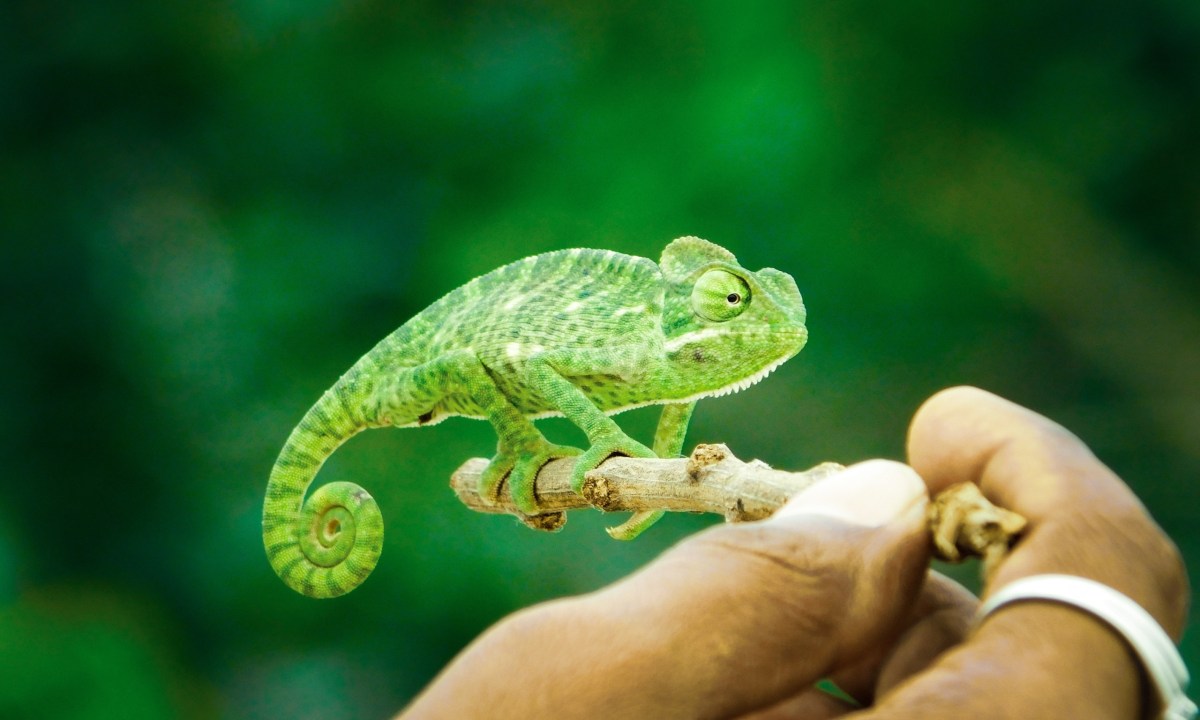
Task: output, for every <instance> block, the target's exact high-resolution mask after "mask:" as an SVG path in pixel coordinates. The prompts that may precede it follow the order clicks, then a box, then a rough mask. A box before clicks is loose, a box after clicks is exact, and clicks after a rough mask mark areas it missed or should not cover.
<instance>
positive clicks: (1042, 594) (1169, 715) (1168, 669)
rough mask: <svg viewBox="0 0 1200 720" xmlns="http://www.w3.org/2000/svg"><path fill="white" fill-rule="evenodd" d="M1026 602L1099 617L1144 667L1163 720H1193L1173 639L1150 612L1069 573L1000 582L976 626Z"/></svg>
mask: <svg viewBox="0 0 1200 720" xmlns="http://www.w3.org/2000/svg"><path fill="white" fill-rule="evenodd" d="M1028 600H1050V601H1053V602H1059V603H1064V604H1066V605H1072V606H1074V607H1077V608H1079V609H1080V610H1083V611H1085V612H1087V613H1090V614H1091V615H1094V616H1095V617H1096V618H1098V619H1099V620H1101V621H1103V622H1104V623H1105V624H1107V625H1108V626H1109V627H1111V628H1112V629H1113V630H1116V631H1117V633H1118V634H1120V635H1121V637H1123V638H1124V639H1125V642H1126V643H1127V644H1128V645H1129V647H1130V648H1132V649H1133V652H1134V654H1135V655H1137V657H1138V659H1139V660H1140V661H1141V663H1142V667H1144V668H1145V669H1146V676H1147V677H1148V678H1150V682H1151V683H1152V684H1153V685H1154V687H1155V690H1156V691H1157V694H1158V696H1159V698H1160V699H1161V701H1162V713H1161V714H1160V715H1158V716H1157V717H1159V718H1161V719H1162V720H1192V718H1194V717H1195V716H1196V705H1195V703H1193V702H1192V701H1191V700H1190V699H1188V697H1187V695H1186V694H1185V693H1186V691H1187V686H1188V672H1187V667H1185V666H1184V664H1183V658H1181V657H1180V656H1179V651H1178V650H1176V649H1175V643H1173V642H1171V638H1170V637H1169V636H1168V635H1167V633H1166V632H1165V631H1163V629H1162V628H1161V627H1160V626H1159V624H1158V623H1157V622H1155V620H1154V618H1153V617H1151V616H1150V613H1148V612H1146V611H1145V610H1144V609H1142V607H1141V606H1140V605H1138V604H1137V603H1136V602H1134V601H1133V600H1131V599H1129V598H1128V597H1126V596H1125V595H1122V594H1121V593H1119V592H1117V591H1116V590H1113V589H1112V588H1110V587H1109V586H1107V585H1104V584H1103V583H1099V582H1096V581H1095V580H1089V579H1087V578H1082V577H1075V576H1073V575H1053V574H1051V575H1034V576H1031V577H1026V578H1021V579H1020V580H1017V581H1015V582H1012V583H1010V584H1008V585H1005V586H1004V587H1003V588H1001V589H1000V590H999V591H998V592H996V594H994V595H992V596H991V597H990V598H988V600H987V602H985V603H983V605H981V606H980V608H979V612H978V613H977V614H976V616H975V625H976V627H978V626H979V624H980V623H982V622H983V621H984V620H985V619H987V617H988V616H989V615H991V614H992V613H994V612H995V611H996V610H997V609H999V608H1000V607H1002V606H1004V605H1008V604H1009V603H1014V602H1024V601H1028Z"/></svg>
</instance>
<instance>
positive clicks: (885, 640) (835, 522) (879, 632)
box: [763, 460, 929, 674]
mask: <svg viewBox="0 0 1200 720" xmlns="http://www.w3.org/2000/svg"><path fill="white" fill-rule="evenodd" d="M927 506H928V495H927V490H926V487H925V483H924V481H922V480H921V478H920V476H918V475H917V473H916V472H915V471H913V469H912V468H910V467H908V466H907V465H904V464H902V463H898V462H894V461H890V460H868V461H866V462H862V463H859V464H857V465H853V466H851V467H849V468H847V469H846V470H845V471H843V472H841V473H839V474H837V475H834V476H831V477H828V478H825V479H824V480H822V481H821V482H818V483H816V484H815V485H813V486H811V487H809V488H808V489H806V490H804V491H803V492H801V493H799V494H797V495H796V496H795V497H794V498H792V499H791V500H790V501H789V502H788V503H787V504H786V505H784V506H783V507H782V508H780V509H779V510H778V511H776V513H775V514H774V515H773V516H771V518H770V519H768V520H767V521H765V522H764V523H763V524H764V525H768V526H771V527H779V528H781V529H782V528H787V529H790V530H791V531H792V532H795V533H798V534H799V535H801V536H803V537H805V538H806V539H807V541H808V542H809V543H812V544H813V547H812V548H810V549H809V550H808V551H807V552H806V555H807V557H808V562H809V572H813V571H815V570H818V569H823V570H824V574H827V576H828V577H838V578H841V581H842V582H841V584H840V585H839V586H835V587H827V588H825V589H824V590H823V591H822V592H819V593H814V594H812V595H810V597H809V598H808V601H809V602H810V603H811V604H813V605H816V604H818V603H819V604H822V605H823V606H824V608H825V609H826V610H827V611H830V612H836V613H837V616H836V617H837V619H836V622H832V623H830V624H829V626H828V627H827V632H826V635H825V637H823V638H822V641H823V642H825V643H827V645H826V647H827V648H829V649H831V650H834V651H835V652H834V653H833V655H832V657H830V659H829V667H826V668H824V669H823V671H824V673H825V674H828V673H831V672H834V671H836V670H837V669H839V668H840V667H842V666H845V665H846V664H849V663H853V662H858V661H859V660H861V659H862V655H863V653H864V652H866V651H868V650H870V649H873V648H877V647H879V646H881V645H884V646H886V645H887V644H890V641H891V640H892V638H893V634H894V633H898V632H900V631H901V629H902V627H903V624H904V622H905V618H906V616H907V612H908V610H909V608H910V606H911V604H912V602H913V601H915V598H916V596H917V594H918V592H919V590H920V587H921V583H922V582H923V580H924V577H925V571H926V570H927V568H928V564H929V556H928V552H929V551H928V545H929V541H928V533H927V530H926V521H925V514H926V509H927Z"/></svg>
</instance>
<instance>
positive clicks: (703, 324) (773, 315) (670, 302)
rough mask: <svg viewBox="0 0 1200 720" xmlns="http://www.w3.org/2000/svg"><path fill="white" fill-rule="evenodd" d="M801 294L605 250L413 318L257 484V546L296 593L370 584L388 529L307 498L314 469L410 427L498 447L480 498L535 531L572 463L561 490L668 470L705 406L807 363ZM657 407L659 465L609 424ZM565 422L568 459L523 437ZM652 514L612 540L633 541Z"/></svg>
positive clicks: (365, 512)
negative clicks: (518, 515) (546, 470)
mask: <svg viewBox="0 0 1200 720" xmlns="http://www.w3.org/2000/svg"><path fill="white" fill-rule="evenodd" d="M805 318H806V316H805V309H804V303H803V300H802V299H801V297H800V291H799V290H798V289H797V287H796V282H795V281H794V280H793V279H792V277H791V276H790V275H788V274H786V273H783V272H780V271H779V270H775V269H773V268H764V269H762V270H759V271H758V272H750V271H748V270H746V269H744V268H742V267H741V266H740V265H738V263H737V260H736V258H734V256H733V255H732V254H731V253H730V252H729V251H727V250H725V249H724V248H722V247H720V246H718V245H714V244H713V243H710V242H708V241H705V240H701V239H700V238H696V237H683V238H679V239H677V240H674V241H673V242H671V243H670V244H669V245H667V247H666V249H665V250H663V254H662V259H661V261H660V262H659V263H658V264H657V265H656V264H655V263H654V262H653V261H651V260H648V259H646V258H641V257H633V256H630V255H622V254H620V253H616V252H611V251H607V250H585V249H574V250H559V251H555V252H548V253H544V254H542V255H535V256H532V257H527V258H525V259H523V260H518V261H516V262H514V263H511V264H509V265H505V266H504V267H501V268H499V269H497V270H493V271H492V272H490V273H487V274H486V275H482V276H480V277H478V278H475V279H474V280H472V281H470V282H469V283H467V284H466V285H463V286H462V287H460V288H458V289H456V290H454V291H452V292H450V293H449V294H447V295H446V296H444V297H442V298H441V299H440V300H438V301H437V302H435V303H433V304H432V305H430V306H429V307H428V308H426V309H425V310H423V311H422V312H420V313H418V314H417V315H416V316H415V317H413V318H412V319H411V320H409V321H408V322H406V323H404V324H403V325H401V326H400V328H399V329H397V330H396V331H395V332H393V333H392V334H390V335H388V336H387V337H386V338H384V339H383V340H382V341H381V342H380V343H379V344H378V345H376V346H375V347H374V348H373V349H372V350H371V351H370V352H368V353H367V354H366V355H364V356H363V357H362V358H361V359H360V360H359V361H358V362H357V363H355V364H354V366H353V367H351V368H350V369H349V370H348V371H347V372H346V373H345V374H344V375H342V377H341V378H340V379H338V381H337V382H336V383H335V384H334V385H333V387H331V388H330V389H329V390H327V391H326V392H325V393H324V394H323V395H322V396H321V398H320V399H319V400H317V402H316V404H315V405H313V406H312V408H311V409H309V411H308V412H307V413H306V414H305V415H304V418H303V419H302V420H301V421H300V423H299V425H297V426H296V428H295V429H294V430H293V431H292V433H291V436H290V437H288V439H287V443H286V444H285V445H284V446H283V450H282V451H281V452H280V453H279V458H278V459H277V460H276V461H275V465H274V468H273V469H272V470H271V477H270V480H269V481H268V483H267V491H266V501H265V503H264V506H263V543H264V545H265V546H266V551H267V557H268V559H269V560H270V562H271V566H272V567H273V568H274V569H275V572H276V573H277V574H278V575H279V577H280V578H282V579H283V581H284V582H285V583H286V584H287V585H288V586H289V587H291V588H293V589H294V590H296V591H297V592H300V593H303V594H305V595H308V596H311V597H317V598H327V597H336V596H338V595H342V594H345V593H347V592H349V591H350V590H353V589H354V588H355V587H357V586H358V585H359V584H360V583H361V582H362V581H363V580H365V579H366V577H367V575H369V574H370V573H371V570H372V569H374V567H375V564H376V562H377V561H378V559H379V554H380V551H381V549H382V546H383V518H382V515H381V514H380V512H379V508H378V506H377V505H376V503H375V500H374V499H373V498H372V497H371V496H370V494H368V493H367V492H366V491H365V490H363V489H362V488H361V487H359V486H358V485H355V484H353V483H349V482H333V483H329V484H327V485H323V486H321V487H320V488H318V489H317V490H316V491H315V492H313V493H312V494H311V495H310V496H309V497H308V499H307V500H305V498H304V496H305V493H306V492H307V490H308V487H309V485H310V484H311V483H312V481H313V479H314V478H315V477H316V475H317V471H318V470H320V468H321V465H322V464H323V463H324V462H325V459H326V458H328V457H329V456H330V454H332V453H333V451H334V450H336V449H337V448H338V446H340V445H341V444H342V443H343V442H345V441H346V440H347V439H349V438H350V437H351V436H353V435H355V434H356V433H358V432H359V431H361V430H365V429H367V428H377V427H418V426H423V425H432V424H434V423H437V422H441V421H442V420H444V419H446V418H447V417H451V416H454V415H461V416H465V417H472V418H480V419H486V420H488V421H490V422H491V424H492V425H493V427H495V429H496V434H497V436H498V438H499V442H498V446H497V451H496V455H495V457H493V458H492V460H491V463H490V464H489V465H488V466H487V468H486V470H485V471H484V472H483V476H482V478H481V482H480V488H479V491H480V494H481V495H482V496H484V497H485V498H495V497H497V492H498V490H499V488H500V486H501V481H502V480H504V478H505V477H507V478H508V487H509V488H510V490H511V493H512V499H513V502H514V504H516V506H517V507H518V508H519V509H520V510H521V511H522V512H524V513H526V514H529V515H536V514H537V513H538V503H537V498H536V497H535V494H534V478H535V476H536V475H537V472H538V470H539V469H540V468H541V466H542V465H543V464H545V463H546V462H547V461H549V460H551V459H553V458H558V457H565V456H573V455H578V456H579V458H578V460H577V461H576V465H575V469H574V474H573V476H572V486H573V487H574V488H575V489H576V490H579V488H581V487H582V484H583V475H584V473H585V472H586V471H588V470H591V469H593V468H595V467H596V466H597V465H599V464H600V463H601V462H603V461H604V460H605V459H607V458H608V457H609V456H610V455H614V454H617V455H628V456H633V457H672V456H675V455H678V453H679V451H680V450H681V448H682V447H683V440H684V435H685V434H686V432H687V426H688V421H689V420H690V418H691V415H692V409H693V408H694V407H695V404H696V401H697V400H698V399H699V398H704V397H713V396H718V395H725V394H728V393H731V392H736V391H738V390H742V389H744V388H746V387H749V386H750V385H752V384H754V383H755V382H757V381H759V380H760V379H762V378H763V377H765V376H766V375H767V374H768V373H769V372H771V371H772V370H774V369H775V368H776V367H778V366H779V365H780V364H781V363H783V362H784V361H785V360H787V359H789V358H791V357H792V356H793V355H795V354H796V353H798V352H799V351H800V349H801V348H803V347H804V343H805V342H806V341H807V339H808V330H807V328H806V327H805ZM644 405H664V406H665V407H664V408H663V412H662V417H661V419H660V420H659V423H658V429H657V431H656V432H655V437H654V443H653V449H651V448H648V447H646V446H645V445H643V444H642V443H640V442H638V441H637V440H634V439H633V438H631V437H629V436H628V435H626V434H625V433H624V432H622V431H621V429H620V428H619V427H618V426H617V424H616V423H615V422H613V420H612V418H610V417H609V415H610V414H612V413H616V412H620V411H622V410H628V409H630V408H636V407H641V406H644ZM550 415H564V416H566V417H567V419H569V420H570V421H571V422H573V423H574V424H575V425H578V426H579V428H580V429H581V430H583V432H584V433H585V434H586V435H587V438H588V443H589V446H588V447H587V449H585V450H579V449H576V448H572V447H566V446H563V445H556V444H553V443H551V442H549V441H548V440H547V439H546V438H545V437H544V436H543V435H542V434H541V432H540V431H538V429H537V428H536V427H535V426H534V424H533V422H532V420H533V419H535V418H539V417H546V416H550ZM661 515H662V512H661V511H649V512H642V513H636V514H634V516H633V517H631V518H630V519H629V520H628V521H627V522H626V523H624V524H623V525H621V526H619V527H617V528H611V529H610V530H609V532H610V534H612V535H613V536H614V537H617V538H622V539H628V538H632V537H634V536H636V535H637V534H638V533H640V532H641V531H642V530H644V529H646V528H647V527H649V526H650V525H651V524H653V523H654V521H656V520H657V519H658V518H659V517H660V516H661Z"/></svg>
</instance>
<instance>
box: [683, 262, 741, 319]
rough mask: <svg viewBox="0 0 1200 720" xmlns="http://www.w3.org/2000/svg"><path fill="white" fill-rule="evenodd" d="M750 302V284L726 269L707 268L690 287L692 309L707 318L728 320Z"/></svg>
mask: <svg viewBox="0 0 1200 720" xmlns="http://www.w3.org/2000/svg"><path fill="white" fill-rule="evenodd" d="M749 302H750V286H749V285H747V284H746V281H745V280H743V279H741V278H740V277H738V276H737V275H734V274H733V273H731V272H729V271H728V270H709V271H708V272H706V273H704V274H703V275H701V276H700V279H699V280H697V281H696V286H695V287H694V288H692V309H693V310H695V311H696V314H697V315H699V316H701V317H703V318H707V319H708V320H716V321H718V322H719V321H723V320H730V319H732V318H735V317H737V316H738V315H741V314H742V310H744V309H745V308H746V305H747V304H749Z"/></svg>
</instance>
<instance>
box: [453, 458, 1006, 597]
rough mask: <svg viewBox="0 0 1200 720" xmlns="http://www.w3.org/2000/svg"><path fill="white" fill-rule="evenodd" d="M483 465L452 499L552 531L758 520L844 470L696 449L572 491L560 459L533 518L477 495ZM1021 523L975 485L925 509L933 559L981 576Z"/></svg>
mask: <svg viewBox="0 0 1200 720" xmlns="http://www.w3.org/2000/svg"><path fill="white" fill-rule="evenodd" d="M487 462H488V461H487V460H485V459H483V458H474V459H471V460H468V461H467V462H465V463H463V465H462V466H461V467H459V468H458V470H456V471H455V472H454V475H453V476H452V477H451V478H450V486H451V488H453V489H454V492H455V493H456V494H457V495H458V499H459V500H461V501H462V502H463V504H464V505H466V506H467V507H469V508H471V509H472V510H475V511H477V512H486V513H507V514H510V515H514V516H516V517H517V518H518V519H520V520H521V522H523V523H525V524H526V525H528V526H530V527H532V528H535V529H538V530H550V531H553V530H558V529H559V528H561V527H562V526H563V523H565V522H566V515H565V511H567V510H574V509H577V508H586V507H594V508H597V509H599V510H604V511H607V512H617V511H633V512H636V511H639V510H670V511H676V512H707V513H716V514H718V515H721V516H723V517H724V518H725V520H726V521H728V522H743V521H747V520H761V519H763V518H765V517H767V516H768V515H770V514H771V513H773V512H774V511H775V510H777V509H779V507H781V506H782V505H783V504H784V503H785V502H787V501H788V499H789V498H791V497H792V496H793V495H795V494H796V493H799V492H801V491H802V490H804V489H805V488H807V487H808V486H809V485H812V484H813V483H815V482H817V481H818V480H821V479H823V478H826V477H829V476H830V475H834V474H836V473H838V472H841V471H842V470H843V469H844V468H843V467H842V466H841V465H838V464H837V463H822V464H820V465H817V466H816V467H813V468H811V469H809V470H805V471H803V472H787V471H783V470H775V469H773V468H771V467H770V466H769V465H767V464H766V463H764V462H762V461H760V460H751V461H750V462H744V461H742V460H739V459H738V458H737V457H735V456H734V455H733V453H732V452H730V451H729V448H727V447H726V446H724V445H698V446H696V449H695V450H693V451H692V454H691V456H690V457H687V458H676V459H673V460H658V459H643V458H628V457H612V458H609V459H608V460H606V461H604V462H603V463H602V464H601V465H600V466H599V467H598V468H596V469H595V470H592V471H590V472H588V473H587V475H585V476H584V485H583V490H582V493H581V494H576V493H575V492H574V491H572V490H571V483H570V478H571V470H572V468H573V467H574V464H575V459H574V458H562V459H558V460H554V461H551V462H549V463H546V465H545V466H543V467H542V469H541V471H540V472H539V473H538V476H537V478H536V480H535V481H534V485H535V488H536V490H537V497H538V503H539V504H540V505H541V507H542V508H543V511H544V512H543V513H542V514H539V515H532V516H531V515H525V514H524V513H522V512H521V511H520V510H518V509H517V508H516V506H515V505H513V502H512V499H511V498H510V496H509V493H508V488H507V485H506V484H502V485H501V487H500V490H499V496H498V497H497V498H484V497H481V496H480V495H479V490H478V488H479V476H480V474H481V473H482V472H483V469H484V468H485V467H487ZM968 485H969V484H968ZM971 490H975V492H973V493H972V492H971ZM1024 526H1025V521H1024V518H1022V517H1021V516H1020V515H1017V514H1015V513H1011V512H1009V511H1007V510H1004V509H1003V508H997V507H995V506H993V505H992V504H991V503H989V502H988V501H987V500H986V499H985V498H984V497H983V496H982V495H981V494H979V492H978V489H977V488H975V486H974V485H969V488H963V487H959V486H956V487H955V488H951V489H949V490H947V491H946V492H944V493H942V494H940V495H939V496H938V497H937V498H935V499H934V502H933V503H931V504H930V514H929V528H930V534H931V538H932V540H931V542H932V544H933V549H934V555H935V557H938V558H939V559H943V560H948V561H951V562H957V561H961V560H963V559H965V558H967V557H982V558H984V560H985V573H988V572H990V571H991V569H992V568H994V567H995V565H996V564H998V563H999V562H1000V560H1001V559H1002V558H1003V557H1004V555H1005V554H1006V553H1007V551H1008V549H1009V547H1010V546H1011V545H1012V544H1013V543H1014V542H1015V541H1016V538H1017V536H1018V535H1019V534H1020V532H1021V530H1022V529H1023V528H1024Z"/></svg>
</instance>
